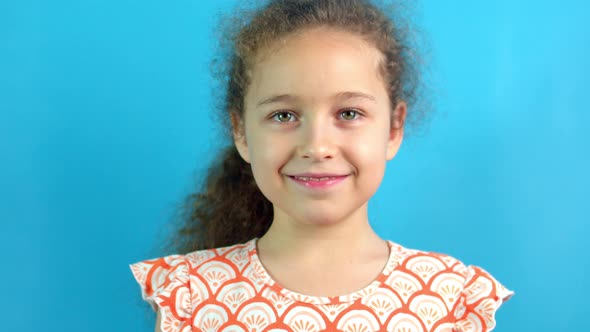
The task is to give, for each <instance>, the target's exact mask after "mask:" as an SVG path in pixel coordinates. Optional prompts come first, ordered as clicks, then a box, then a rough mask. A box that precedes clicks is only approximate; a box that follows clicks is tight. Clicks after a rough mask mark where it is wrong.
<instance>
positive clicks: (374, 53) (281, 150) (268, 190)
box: [232, 28, 406, 225]
mask: <svg viewBox="0 0 590 332" xmlns="http://www.w3.org/2000/svg"><path fill="white" fill-rule="evenodd" d="M379 60H380V53H379V52H378V50H377V49H375V48H374V47H373V46H371V45H370V44H368V43H367V42H365V41H364V40H363V39H362V38H360V37H358V36H356V35H353V34H349V33H347V32H341V31H335V30H329V29H325V28H324V29H321V28H318V29H313V30H306V31H305V32H302V33H299V34H295V35H292V36H290V37H289V38H287V39H286V40H284V41H283V42H282V43H281V44H277V48H276V49H273V51H272V52H269V53H268V54H265V56H264V57H261V58H260V59H259V61H258V62H257V63H256V64H255V65H254V67H253V69H252V72H251V75H252V76H251V85H250V86H249V88H248V91H247V93H246V96H245V100H244V104H245V115H244V119H243V121H244V127H242V129H245V131H244V132H239V131H235V132H234V135H235V136H234V138H235V143H236V146H237V148H238V151H239V152H240V155H241V156H242V158H243V159H244V160H245V161H246V162H248V163H250V164H251V166H252V171H253V174H254V179H255V180H256V183H257V184H258V186H259V188H260V190H261V191H262V193H263V194H264V196H266V198H268V200H270V201H271V202H272V203H273V206H274V222H282V221H284V220H286V221H291V222H297V223H299V224H301V223H304V224H315V225H319V224H324V225H325V224H332V223H336V222H339V221H342V220H346V219H349V218H351V217H352V218H353V219H356V218H361V219H364V220H366V218H367V216H366V214H367V201H368V200H369V198H370V197H371V196H373V194H374V193H375V192H376V191H377V188H378V187H379V184H380V183H381V180H382V178H383V175H384V172H385V164H386V161H387V160H390V159H392V158H393V157H394V156H395V154H396V152H397V150H398V148H399V146H400V144H401V141H402V136H403V129H401V128H403V127H402V125H403V121H404V119H405V113H406V106H405V104H404V103H400V104H398V106H397V108H396V112H395V113H394V114H397V115H396V116H395V119H394V122H393V125H394V126H391V125H390V124H391V120H392V117H391V116H392V115H391V109H390V100H389V97H388V94H387V91H386V89H385V85H384V82H383V79H382V78H381V77H380V75H379V71H378V64H379ZM232 121H233V123H234V128H236V126H237V124H238V121H237V119H236V118H232ZM303 173H312V174H321V173H328V174H335V175H341V176H346V177H345V178H344V179H343V180H341V181H340V182H339V183H338V184H336V185H332V186H329V187H326V188H321V189H317V188H315V189H314V188H311V187H309V186H306V185H304V184H302V183H300V182H298V181H296V179H294V178H293V176H294V175H298V174H299V175H300V174H303Z"/></svg>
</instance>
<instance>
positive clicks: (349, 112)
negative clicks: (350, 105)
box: [340, 109, 360, 121]
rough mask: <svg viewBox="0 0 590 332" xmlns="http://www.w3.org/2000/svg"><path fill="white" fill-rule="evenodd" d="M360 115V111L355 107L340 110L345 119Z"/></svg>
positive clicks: (348, 119)
mask: <svg viewBox="0 0 590 332" xmlns="http://www.w3.org/2000/svg"><path fill="white" fill-rule="evenodd" d="M359 116H360V113H359V111H357V110H355V109H347V110H344V111H342V112H340V117H341V118H342V119H344V120H347V121H351V120H355V119H356V118H358V117H359Z"/></svg>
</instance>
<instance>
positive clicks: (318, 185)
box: [289, 175, 348, 189]
mask: <svg viewBox="0 0 590 332" xmlns="http://www.w3.org/2000/svg"><path fill="white" fill-rule="evenodd" d="M347 177H348V175H344V176H338V177H333V178H330V179H328V180H323V181H314V180H309V181H305V180H301V179H298V178H296V177H293V176H289V178H290V179H291V180H293V181H294V182H296V183H297V184H299V185H302V186H304V187H306V188H311V189H326V188H330V187H333V186H335V185H337V184H339V183H340V182H342V181H344V180H345V179H346V178H347Z"/></svg>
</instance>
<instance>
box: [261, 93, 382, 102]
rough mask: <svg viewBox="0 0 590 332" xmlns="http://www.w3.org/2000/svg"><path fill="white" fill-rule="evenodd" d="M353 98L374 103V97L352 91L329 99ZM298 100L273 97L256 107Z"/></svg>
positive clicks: (292, 97)
mask: <svg viewBox="0 0 590 332" xmlns="http://www.w3.org/2000/svg"><path fill="white" fill-rule="evenodd" d="M354 98H364V99H369V100H371V101H373V102H375V101H376V99H375V97H373V96H371V95H369V94H366V93H362V92H354V91H344V92H339V93H336V94H334V95H332V97H331V99H332V100H334V99H341V100H347V99H354ZM298 99H299V97H297V96H295V95H290V94H280V95H274V96H272V97H270V98H267V99H264V100H262V101H261V102H259V103H258V105H257V106H262V105H267V104H272V103H279V102H289V101H295V100H298Z"/></svg>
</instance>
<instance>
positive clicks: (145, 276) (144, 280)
mask: <svg viewBox="0 0 590 332" xmlns="http://www.w3.org/2000/svg"><path fill="white" fill-rule="evenodd" d="M129 267H130V268H131V271H132V272H133V276H134V277H135V280H137V282H138V283H139V286H140V287H141V295H142V298H143V299H144V300H145V301H146V302H148V303H149V304H150V305H151V306H152V308H153V309H154V310H157V311H159V312H160V318H161V319H160V330H161V331H162V332H178V331H181V332H190V331H191V323H190V318H191V314H192V305H191V294H190V281H189V280H190V278H189V263H188V261H187V260H186V258H185V257H184V256H181V255H171V256H166V257H162V258H157V259H151V260H145V261H142V262H138V263H135V264H131V265H129Z"/></svg>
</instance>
